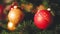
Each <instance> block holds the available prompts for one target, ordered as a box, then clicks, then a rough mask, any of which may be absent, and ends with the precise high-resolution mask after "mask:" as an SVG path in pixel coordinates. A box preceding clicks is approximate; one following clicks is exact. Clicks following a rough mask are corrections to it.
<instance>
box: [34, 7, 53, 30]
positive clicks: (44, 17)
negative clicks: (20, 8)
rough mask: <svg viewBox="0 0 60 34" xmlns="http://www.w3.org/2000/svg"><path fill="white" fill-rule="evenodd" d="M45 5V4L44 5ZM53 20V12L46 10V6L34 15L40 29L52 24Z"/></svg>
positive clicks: (35, 22) (36, 24)
mask: <svg viewBox="0 0 60 34" xmlns="http://www.w3.org/2000/svg"><path fill="white" fill-rule="evenodd" d="M42 7H43V6H42ZM51 20H52V15H51V13H50V12H49V11H48V10H46V9H45V8H44V7H43V8H42V9H41V6H40V9H39V10H38V11H37V13H36V14H35V16H34V24H35V26H36V27H37V28H39V29H42V30H44V29H46V28H47V27H48V26H49V25H50V24H51Z"/></svg>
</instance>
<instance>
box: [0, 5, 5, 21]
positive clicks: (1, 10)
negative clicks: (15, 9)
mask: <svg viewBox="0 0 60 34" xmlns="http://www.w3.org/2000/svg"><path fill="white" fill-rule="evenodd" d="M3 9H4V8H3V5H0V20H1V19H2V16H3Z"/></svg>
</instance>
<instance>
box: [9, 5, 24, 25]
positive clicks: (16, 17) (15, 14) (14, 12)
mask: <svg viewBox="0 0 60 34" xmlns="http://www.w3.org/2000/svg"><path fill="white" fill-rule="evenodd" d="M23 16H24V15H23V13H22V11H21V10H20V9H18V8H17V6H14V8H11V10H10V12H9V14H8V20H9V21H10V22H13V23H14V24H15V25H16V24H18V22H19V21H20V22H21V20H22V19H23Z"/></svg>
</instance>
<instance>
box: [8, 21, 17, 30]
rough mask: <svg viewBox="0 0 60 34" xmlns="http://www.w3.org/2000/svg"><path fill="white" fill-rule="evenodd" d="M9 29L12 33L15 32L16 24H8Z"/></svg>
mask: <svg viewBox="0 0 60 34" xmlns="http://www.w3.org/2000/svg"><path fill="white" fill-rule="evenodd" d="M8 29H9V30H10V31H14V30H15V29H16V27H15V26H14V24H13V23H12V22H9V23H8Z"/></svg>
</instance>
